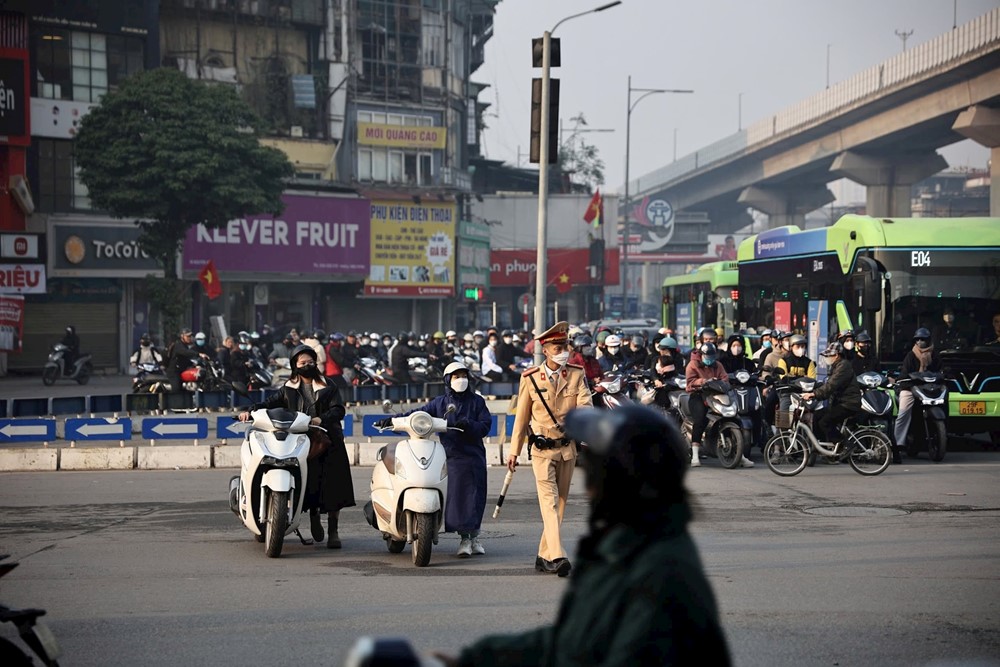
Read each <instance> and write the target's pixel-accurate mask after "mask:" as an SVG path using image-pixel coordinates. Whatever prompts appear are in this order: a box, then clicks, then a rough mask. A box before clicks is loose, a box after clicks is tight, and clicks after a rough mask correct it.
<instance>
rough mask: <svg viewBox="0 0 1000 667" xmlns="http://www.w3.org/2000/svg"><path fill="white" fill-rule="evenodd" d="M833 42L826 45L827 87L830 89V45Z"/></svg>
mask: <svg viewBox="0 0 1000 667" xmlns="http://www.w3.org/2000/svg"><path fill="white" fill-rule="evenodd" d="M831 46H833V45H832V44H829V43H828V44H827V45H826V88H827V90H829V89H830V47H831Z"/></svg>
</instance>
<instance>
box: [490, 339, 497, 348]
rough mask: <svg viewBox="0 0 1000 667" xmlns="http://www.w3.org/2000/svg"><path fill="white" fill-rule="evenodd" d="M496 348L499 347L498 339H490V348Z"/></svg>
mask: <svg viewBox="0 0 1000 667" xmlns="http://www.w3.org/2000/svg"><path fill="white" fill-rule="evenodd" d="M496 346H497V339H496V338H490V347H496Z"/></svg>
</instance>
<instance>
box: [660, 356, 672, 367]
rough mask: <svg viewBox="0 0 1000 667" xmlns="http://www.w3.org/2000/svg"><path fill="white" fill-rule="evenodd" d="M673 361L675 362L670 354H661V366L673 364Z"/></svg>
mask: <svg viewBox="0 0 1000 667" xmlns="http://www.w3.org/2000/svg"><path fill="white" fill-rule="evenodd" d="M673 360H674V358H673V357H671V356H670V355H669V354H661V355H660V365H661V366H666V365H667V364H669V363H671V362H672V361H673Z"/></svg>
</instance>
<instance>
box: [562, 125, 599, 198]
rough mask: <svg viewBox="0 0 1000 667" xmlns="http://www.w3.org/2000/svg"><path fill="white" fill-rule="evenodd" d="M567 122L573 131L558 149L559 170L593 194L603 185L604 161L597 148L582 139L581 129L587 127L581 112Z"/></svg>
mask: <svg viewBox="0 0 1000 667" xmlns="http://www.w3.org/2000/svg"><path fill="white" fill-rule="evenodd" d="M569 120H570V122H571V123H573V129H572V130H571V131H570V134H569V137H567V138H566V141H565V142H563V144H562V146H560V147H559V168H560V169H561V170H562V171H563V172H564V173H567V174H569V175H570V180H573V181H576V182H577V183H581V184H583V185H586V186H587V188H588V189H589V190H590V191H591V192H593V191H594V190H595V189H597V188H599V187H600V186H602V185H604V160H602V159H601V157H600V155H599V154H598V152H597V147H596V146H593V145H591V144H588V143H587V142H586V141H584V139H583V136H582V135H583V129H584V128H586V127H587V119H586V118H584V116H583V112H580V113H578V114H577V115H576V116H573V117H572V118H570V119H569Z"/></svg>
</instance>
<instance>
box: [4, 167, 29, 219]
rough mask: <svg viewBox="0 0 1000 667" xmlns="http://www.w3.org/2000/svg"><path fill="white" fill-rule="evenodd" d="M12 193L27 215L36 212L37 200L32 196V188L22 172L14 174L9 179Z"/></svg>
mask: <svg viewBox="0 0 1000 667" xmlns="http://www.w3.org/2000/svg"><path fill="white" fill-rule="evenodd" d="M9 187H10V194H11V196H12V197H13V198H14V201H16V202H17V205H18V206H20V207H21V210H22V211H24V214H25V215H31V214H32V213H34V212H35V201H34V200H33V199H32V198H31V189H30V188H29V187H28V182H27V181H26V180H24V176H21V175H20V174H13V175H11V177H10V180H9Z"/></svg>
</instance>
